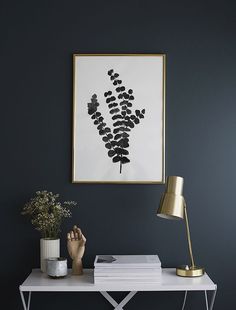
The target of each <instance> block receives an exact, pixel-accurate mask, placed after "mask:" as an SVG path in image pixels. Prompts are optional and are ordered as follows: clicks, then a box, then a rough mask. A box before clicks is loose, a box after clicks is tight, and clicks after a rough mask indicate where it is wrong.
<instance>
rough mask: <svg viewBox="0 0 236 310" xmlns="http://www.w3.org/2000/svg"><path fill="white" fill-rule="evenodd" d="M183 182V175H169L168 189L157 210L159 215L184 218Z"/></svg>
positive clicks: (168, 217)
mask: <svg viewBox="0 0 236 310" xmlns="http://www.w3.org/2000/svg"><path fill="white" fill-rule="evenodd" d="M183 184H184V179H183V178H181V177H176V176H170V177H168V179H167V186H166V191H165V193H164V195H163V197H162V199H161V202H160V206H159V208H158V210H157V215H158V216H160V217H163V218H166V219H173V220H175V219H176V220H177V219H183V218H184V204H185V201H184V197H183V196H182V192H183Z"/></svg>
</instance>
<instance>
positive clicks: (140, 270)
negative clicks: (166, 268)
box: [94, 267, 162, 274]
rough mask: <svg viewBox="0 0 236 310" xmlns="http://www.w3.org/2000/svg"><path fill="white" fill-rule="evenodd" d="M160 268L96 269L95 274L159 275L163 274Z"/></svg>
mask: <svg viewBox="0 0 236 310" xmlns="http://www.w3.org/2000/svg"><path fill="white" fill-rule="evenodd" d="M161 270H162V269H161V267H160V268H118V267H117V268H108V267H106V268H101V267H100V268H95V269H94V273H96V274H103V273H106V274H119V273H120V274H123V273H133V274H136V273H138V274H153V273H156V274H159V273H160V272H161Z"/></svg>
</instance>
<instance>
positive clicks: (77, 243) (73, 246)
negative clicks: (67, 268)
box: [67, 225, 86, 275]
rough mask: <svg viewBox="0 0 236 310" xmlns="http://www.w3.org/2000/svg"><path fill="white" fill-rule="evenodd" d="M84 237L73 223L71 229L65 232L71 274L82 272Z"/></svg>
mask: <svg viewBox="0 0 236 310" xmlns="http://www.w3.org/2000/svg"><path fill="white" fill-rule="evenodd" d="M85 243H86V238H85V237H84V235H83V234H82V232H81V230H80V228H79V227H77V226H76V225H74V227H73V230H71V231H70V232H69V233H68V234H67V249H68V252H69V255H70V257H71V258H72V260H73V262H72V274H73V275H81V274H83V265H82V257H83V255H84V251H85Z"/></svg>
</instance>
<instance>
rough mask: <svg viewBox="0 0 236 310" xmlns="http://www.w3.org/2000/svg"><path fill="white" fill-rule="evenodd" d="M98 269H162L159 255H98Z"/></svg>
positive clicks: (96, 266) (96, 261)
mask: <svg viewBox="0 0 236 310" xmlns="http://www.w3.org/2000/svg"><path fill="white" fill-rule="evenodd" d="M94 266H95V269H97V268H112V269H113V268H160V267H161V262H160V260H159V257H158V256H157V255H97V256H96V258H95V262H94Z"/></svg>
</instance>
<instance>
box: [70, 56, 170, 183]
mask: <svg viewBox="0 0 236 310" xmlns="http://www.w3.org/2000/svg"><path fill="white" fill-rule="evenodd" d="M165 66H166V64H165V55H164V54H74V55H73V74H74V77H73V79H74V80H73V150H72V155H73V158H72V166H73V167H72V170H73V171H72V182H73V183H88V182H90V183H164V182H165V79H166V77H165Z"/></svg>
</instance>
